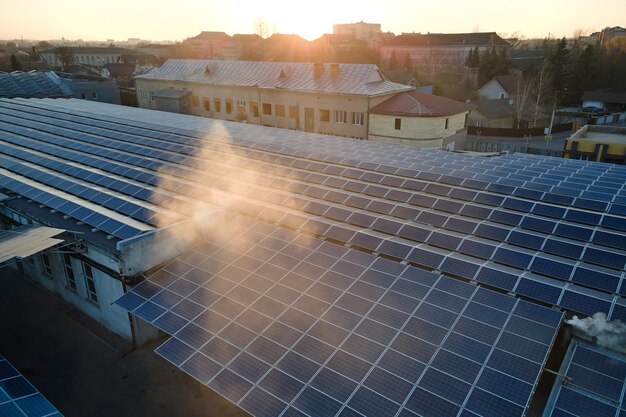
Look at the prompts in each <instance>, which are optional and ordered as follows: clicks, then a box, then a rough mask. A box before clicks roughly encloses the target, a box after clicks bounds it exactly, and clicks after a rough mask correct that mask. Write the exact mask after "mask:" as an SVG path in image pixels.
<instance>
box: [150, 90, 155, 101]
mask: <svg viewBox="0 0 626 417" xmlns="http://www.w3.org/2000/svg"><path fill="white" fill-rule="evenodd" d="M150 100H151V101H152V100H154V91H150Z"/></svg>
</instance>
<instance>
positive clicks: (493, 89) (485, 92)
mask: <svg viewBox="0 0 626 417" xmlns="http://www.w3.org/2000/svg"><path fill="white" fill-rule="evenodd" d="M478 96H479V97H480V98H484V99H487V100H496V99H504V98H510V95H509V93H507V91H506V90H505V89H504V88H502V85H500V83H499V82H497V81H496V80H491V81H489V82H488V83H487V84H485V85H484V86H482V87H481V89H480V90H478Z"/></svg>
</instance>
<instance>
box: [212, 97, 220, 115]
mask: <svg viewBox="0 0 626 417" xmlns="http://www.w3.org/2000/svg"><path fill="white" fill-rule="evenodd" d="M213 107H215V112H216V113H221V112H222V100H220V99H219V98H216V99H213Z"/></svg>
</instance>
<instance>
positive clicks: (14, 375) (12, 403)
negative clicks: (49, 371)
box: [0, 356, 61, 417]
mask: <svg viewBox="0 0 626 417" xmlns="http://www.w3.org/2000/svg"><path fill="white" fill-rule="evenodd" d="M0 415H1V416H7V417H13V416H15V417H23V416H26V417H40V416H51V417H61V413H59V412H58V411H57V409H56V408H55V407H54V406H53V405H52V404H50V402H49V401H48V400H46V399H45V398H44V397H43V396H42V395H41V394H40V393H39V392H38V391H37V389H36V388H35V387H34V386H33V385H31V383H30V382H28V381H27V380H26V378H24V377H23V376H22V375H21V374H20V373H19V371H18V370H17V369H16V368H14V367H13V365H11V364H10V363H9V361H8V360H6V359H5V358H4V357H2V356H0Z"/></svg>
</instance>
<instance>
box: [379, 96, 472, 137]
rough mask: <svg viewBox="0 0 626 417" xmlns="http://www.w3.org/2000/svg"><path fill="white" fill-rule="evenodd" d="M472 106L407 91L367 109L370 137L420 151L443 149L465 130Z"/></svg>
mask: <svg viewBox="0 0 626 417" xmlns="http://www.w3.org/2000/svg"><path fill="white" fill-rule="evenodd" d="M473 107H474V106H471V105H468V104H466V103H462V102H459V101H455V100H451V99H448V98H445V97H439V96H435V95H432V94H425V93H420V92H417V91H414V90H413V91H407V92H402V93H398V94H396V95H394V96H393V97H392V98H390V99H388V100H386V101H384V102H382V103H381V104H379V105H377V106H375V107H373V108H372V109H371V110H370V112H369V113H370V126H369V138H370V139H371V140H376V141H380V142H389V143H398V144H403V145H410V146H416V147H421V148H442V147H443V145H444V139H445V138H447V137H449V136H452V135H454V134H455V133H458V132H460V131H462V130H463V129H465V127H466V126H467V118H468V114H469V112H470V110H472V109H473Z"/></svg>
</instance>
